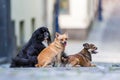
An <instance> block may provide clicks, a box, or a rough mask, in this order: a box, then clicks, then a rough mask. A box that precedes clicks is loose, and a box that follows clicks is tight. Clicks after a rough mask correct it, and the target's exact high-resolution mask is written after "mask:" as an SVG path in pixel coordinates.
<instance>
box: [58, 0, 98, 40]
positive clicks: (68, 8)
mask: <svg viewBox="0 0 120 80" xmlns="http://www.w3.org/2000/svg"><path fill="white" fill-rule="evenodd" d="M97 5H98V0H60V13H61V14H60V17H59V23H60V27H61V29H62V30H63V32H68V34H69V37H70V38H71V39H80V40H84V39H86V37H87V34H88V32H89V28H90V26H91V24H92V22H93V20H94V18H95V15H96V12H97Z"/></svg>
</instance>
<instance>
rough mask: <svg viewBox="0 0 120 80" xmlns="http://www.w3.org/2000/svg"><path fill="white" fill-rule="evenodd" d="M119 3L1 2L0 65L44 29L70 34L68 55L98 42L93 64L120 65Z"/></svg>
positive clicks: (94, 0)
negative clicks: (37, 31)
mask: <svg viewBox="0 0 120 80" xmlns="http://www.w3.org/2000/svg"><path fill="white" fill-rule="evenodd" d="M119 7H120V3H119V0H0V32H1V34H0V64H1V63H9V62H10V61H11V58H12V57H14V56H15V55H16V54H17V53H18V50H19V49H21V47H22V46H23V45H24V44H25V43H26V42H27V41H28V40H29V38H30V37H31V35H32V33H33V31H35V30H36V29H37V28H39V27H41V26H46V27H48V28H49V31H50V33H51V36H52V37H54V34H55V32H61V33H64V32H67V33H68V35H69V40H68V45H67V47H66V50H65V51H66V53H67V54H68V55H69V54H74V53H77V52H79V51H80V50H81V49H82V48H83V46H82V45H83V43H86V42H88V43H94V44H95V45H96V46H97V47H98V52H99V53H98V54H95V55H93V62H107V63H119V62H120V42H119V41H120V35H119V34H120V31H119V30H120V26H119V25H120V22H119V21H120V14H119V13H120V8H119Z"/></svg>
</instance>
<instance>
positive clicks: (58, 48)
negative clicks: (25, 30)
mask: <svg viewBox="0 0 120 80" xmlns="http://www.w3.org/2000/svg"><path fill="white" fill-rule="evenodd" d="M67 39H68V35H67V34H66V33H64V34H59V33H57V32H56V36H55V39H54V42H52V43H51V44H50V45H49V46H48V47H47V48H45V49H44V50H43V51H42V52H41V53H40V54H39V55H38V57H37V60H38V64H36V65H35V66H36V67H47V66H48V65H49V64H51V63H52V61H53V60H54V58H55V57H56V56H57V55H59V54H61V53H62V52H63V51H64V49H65V46H66V44H67Z"/></svg>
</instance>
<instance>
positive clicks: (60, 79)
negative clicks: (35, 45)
mask: <svg viewBox="0 0 120 80" xmlns="http://www.w3.org/2000/svg"><path fill="white" fill-rule="evenodd" d="M94 64H96V65H97V67H89V68H86V67H77V68H76V67H75V68H74V67H67V68H65V67H59V68H8V66H9V64H6V65H1V67H0V80H78V79H80V80H119V79H120V64H117V65H116V64H111V63H110V64H109V63H94Z"/></svg>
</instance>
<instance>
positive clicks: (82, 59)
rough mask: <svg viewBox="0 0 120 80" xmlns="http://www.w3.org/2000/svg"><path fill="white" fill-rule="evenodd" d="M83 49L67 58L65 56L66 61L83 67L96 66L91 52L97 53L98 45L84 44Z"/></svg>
mask: <svg viewBox="0 0 120 80" xmlns="http://www.w3.org/2000/svg"><path fill="white" fill-rule="evenodd" d="M83 47H84V48H83V49H82V50H81V51H80V52H79V53H77V54H74V55H69V56H68V57H67V58H63V57H62V59H63V61H64V63H66V64H67V65H68V66H72V67H75V66H81V67H95V65H94V64H91V61H92V57H91V54H96V53H97V51H96V50H97V47H96V46H95V45H94V44H88V43H85V44H83Z"/></svg>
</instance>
